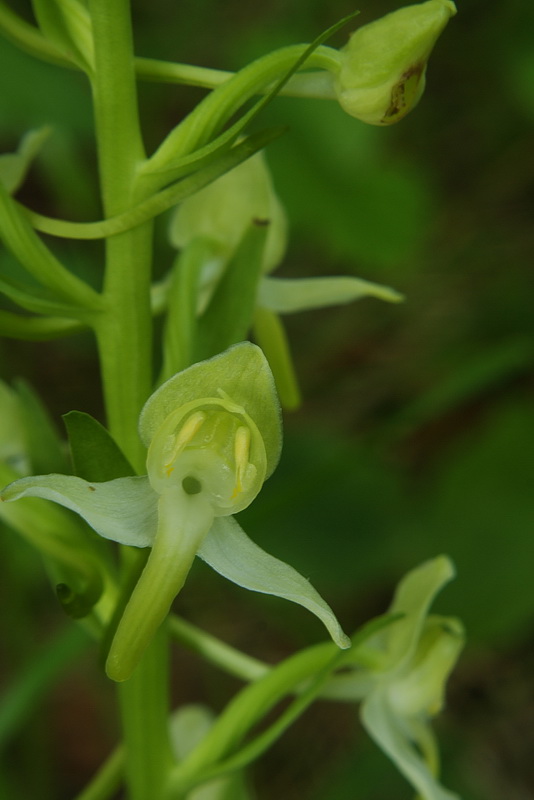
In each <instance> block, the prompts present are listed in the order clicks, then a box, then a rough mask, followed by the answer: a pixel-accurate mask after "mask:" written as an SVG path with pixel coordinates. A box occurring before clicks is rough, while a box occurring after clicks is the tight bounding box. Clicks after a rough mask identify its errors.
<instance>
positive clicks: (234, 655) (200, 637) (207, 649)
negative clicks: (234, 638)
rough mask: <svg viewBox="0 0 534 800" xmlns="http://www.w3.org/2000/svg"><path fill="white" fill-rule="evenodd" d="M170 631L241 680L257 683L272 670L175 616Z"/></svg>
mask: <svg viewBox="0 0 534 800" xmlns="http://www.w3.org/2000/svg"><path fill="white" fill-rule="evenodd" d="M169 630H170V633H171V635H172V636H175V637H176V639H178V641H179V642H181V643H182V644H184V645H185V646H186V647H188V648H189V649H190V650H193V651H194V652H195V653H198V655H200V656H202V657H203V658H204V659H205V660H206V661H210V662H211V663H212V664H215V666H217V667H219V668H220V669H222V670H224V671H225V672H227V673H228V674H229V675H234V676H235V677H236V678H241V680H244V681H256V680H258V678H262V677H263V676H264V675H266V674H267V673H268V672H269V670H270V669H271V667H270V665H269V664H265V663H264V662H263V661H260V660H259V659H257V658H252V656H249V655H247V654H246V653H242V652H241V651H240V650H237V649H236V648H235V647H232V646H231V645H229V644H226V642H222V641H221V640H220V639H217V637H216V636H212V635H211V634H209V633H206V631H203V630H201V629H200V628H197V627H196V625H192V624H191V623H190V622H186V621H185V620H183V619H181V618H180V617H177V616H176V615H175V614H172V615H171V617H170V619H169Z"/></svg>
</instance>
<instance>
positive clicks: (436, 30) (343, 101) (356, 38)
mask: <svg viewBox="0 0 534 800" xmlns="http://www.w3.org/2000/svg"><path fill="white" fill-rule="evenodd" d="M455 14H456V6H455V5H454V3H453V2H452V0H428V1H427V2H426V3H419V4H418V5H412V6H406V7H405V8H399V9H398V10H397V11H393V12H392V13H391V14H386V16H384V17H381V18H380V19H378V20H376V21H375V22H371V23H370V24H369V25H363V26H362V27H361V28H358V30H356V31H355V32H354V33H353V34H352V36H351V38H350V39H349V42H348V44H347V45H345V47H343V48H342V49H341V51H340V62H341V67H340V70H339V72H338V74H337V76H336V81H335V86H336V92H337V98H338V100H339V103H340V105H341V107H342V108H343V109H344V110H345V111H346V112H347V113H348V114H350V115H351V116H353V117H356V118H357V119H360V120H361V121H362V122H366V123H368V124H370V125H391V124H393V123H394V122H398V121H399V120H401V119H402V118H403V117H405V116H406V114H408V112H409V111H411V110H412V108H414V107H415V106H416V105H417V103H418V102H419V100H420V98H421V96H422V94H423V91H424V88H425V74H426V67H427V62H428V59H429V57H430V54H431V52H432V49H433V47H434V45H435V43H436V41H437V39H438V38H439V36H440V34H441V33H442V31H443V29H444V28H445V26H446V25H447V23H448V21H449V19H450V18H451V17H453V16H454V15H455Z"/></svg>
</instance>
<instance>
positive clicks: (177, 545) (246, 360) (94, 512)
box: [2, 342, 350, 681]
mask: <svg viewBox="0 0 534 800" xmlns="http://www.w3.org/2000/svg"><path fill="white" fill-rule="evenodd" d="M139 431H140V435H141V438H142V440H143V442H144V443H145V445H146V446H147V448H148V455H147V474H146V475H143V476H134V477H125V478H117V479H115V480H111V481H106V482H102V483H98V482H97V483H94V482H93V483H90V482H88V481H85V480H82V479H81V478H78V477H75V476H72V475H43V476H38V477H30V478H22V479H21V480H18V481H15V482H14V483H13V484H11V485H10V486H8V487H7V488H6V489H5V490H4V491H3V493H2V500H3V501H5V502H6V501H12V500H18V499H19V498H24V497H28V496H33V497H39V498H45V499H47V500H53V501H54V502H56V503H59V504H61V505H63V506H65V507H67V508H70V509H72V510H73V511H75V512H76V513H78V514H80V515H81V516H82V517H83V518H84V519H85V520H86V522H88V523H89V525H90V526H91V527H92V528H94V530H95V531H96V532H97V533H99V534H100V535H101V536H103V537H104V538H106V539H112V540H114V541H116V542H120V543H121V544H124V545H130V546H133V547H150V548H151V552H150V555H149V557H148V561H147V563H146V566H145V568H144V571H143V572H142V574H141V577H140V578H139V581H138V583H137V585H136V586H135V588H134V590H133V592H132V595H131V597H130V599H129V602H128V604H127V606H126V609H125V611H124V614H123V616H122V618H121V621H120V623H119V625H118V628H117V631H116V633H115V637H114V639H113V642H112V644H111V648H110V651H109V655H108V659H107V664H106V670H107V673H108V675H109V676H110V677H111V678H113V679H114V680H117V681H122V680H126V679H127V678H128V677H129V676H130V675H131V673H132V671H133V670H134V668H135V666H136V665H137V663H138V661H139V659H140V657H141V655H142V654H143V652H144V650H145V648H146V646H147V645H148V643H149V641H150V640H151V638H152V636H153V634H154V633H155V631H156V630H157V629H158V627H159V626H160V625H161V623H162V622H163V620H164V619H165V617H166V616H167V613H168V611H169V608H170V606H171V603H172V601H173V600H174V598H175V596H176V595H177V594H178V592H179V591H180V589H181V588H182V586H183V584H184V582H185V579H186V577H187V575H188V573H189V570H190V568H191V565H192V563H193V560H194V558H195V556H196V555H198V556H200V558H202V559H203V560H204V561H206V562H207V563H208V564H209V565H210V566H211V567H213V569H215V570H216V571H217V572H219V573H220V574H221V575H223V576H224V577H226V578H228V579H229V580H231V581H233V582H234V583H237V584H238V585H240V586H243V587H245V588H247V589H250V590H252V591H256V592H263V593H266V594H271V595H275V596H278V597H284V598H286V599H288V600H291V601H293V602H295V603H299V604H300V605H302V606H304V607H305V608H307V609H309V610H310V611H312V612H313V613H314V614H315V615H316V616H317V617H318V618H319V619H320V620H321V621H322V622H323V623H324V625H325V626H326V628H327V630H328V631H329V633H330V635H331V636H332V638H333V639H334V641H335V642H336V643H337V644H338V645H339V647H343V648H344V647H348V646H349V645H350V640H349V639H348V638H347V637H346V635H345V634H344V633H343V631H342V630H341V627H340V625H339V623H338V622H337V620H336V618H335V616H334V614H333V612H332V610H331V609H330V608H329V606H328V605H327V604H326V603H325V602H324V600H322V598H321V597H320V596H319V595H318V593H317V592H316V591H315V589H313V588H312V587H311V586H310V584H309V583H308V581H307V580H306V579H305V578H303V577H302V576H301V575H299V574H298V573H297V572H296V571H295V570H294V569H293V568H292V567H289V566H288V565H287V564H284V563H283V562H281V561H279V560H278V559H276V558H274V557H273V556H270V555H268V554H267V553H265V552H264V551H263V550H261V549H260V548H259V547H257V545H255V544H254V543H253V542H252V541H251V540H250V539H249V538H248V537H247V535H246V534H245V533H244V531H243V530H242V529H241V527H240V525H239V524H238V523H237V521H236V520H235V519H234V517H233V514H236V513H238V512H239V511H242V510H243V509H244V508H246V507H247V506H248V505H249V504H250V503H251V502H252V501H253V500H254V498H255V497H256V495H257V494H258V492H259V491H260V489H261V487H262V485H263V482H264V481H265V480H266V478H268V477H269V475H271V473H272V472H273V470H274V468H275V467H276V464H277V462H278V459H279V456H280V450H281V442H282V436H281V423H280V412H279V406H278V400H277V396H276V392H275V389H274V381H273V378H272V374H271V372H270V369H269V367H268V364H267V361H266V359H265V357H264V355H263V353H262V352H261V350H260V349H259V348H258V347H256V346H255V345H253V344H250V343H248V342H244V343H241V344H238V345H236V346H234V347H232V348H230V349H229V350H227V351H226V352H225V353H222V354H220V355H218V356H216V357H214V358H212V359H210V360H208V361H204V362H201V363H198V364H195V365H193V366H192V367H189V368H188V369H186V370H184V371H183V372H181V373H178V374H177V375H175V376H173V377H172V378H170V379H169V380H168V381H167V382H166V383H165V384H163V385H162V386H161V387H160V388H159V389H158V390H157V391H156V392H155V393H154V394H153V395H152V396H151V397H150V398H149V400H148V401H147V403H146V404H145V406H144V408H143V411H142V413H141V416H140V421H139Z"/></svg>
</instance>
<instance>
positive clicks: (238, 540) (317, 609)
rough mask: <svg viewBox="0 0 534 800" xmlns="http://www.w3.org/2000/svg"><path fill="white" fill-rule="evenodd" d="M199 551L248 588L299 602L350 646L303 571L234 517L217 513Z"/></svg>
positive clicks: (341, 642)
mask: <svg viewBox="0 0 534 800" xmlns="http://www.w3.org/2000/svg"><path fill="white" fill-rule="evenodd" d="M198 555H199V556H200V557H201V558H202V559H203V560H204V561H206V562H207V563H208V564H209V565H210V567H213V569H214V570H216V571H217V572H219V573H220V574H221V575H223V576H224V577H225V578H228V580H230V581H233V583H237V585H238V586H242V587H243V588H245V589H250V590H251V591H253V592H261V593H263V594H272V595H274V596H275V597H283V598H285V599H286V600H291V601H292V602H293V603H298V604H299V605H301V606H304V608H307V609H308V610H309V611H311V612H312V614H315V616H316V617H318V618H319V619H320V620H321V622H323V624H324V625H325V627H326V629H327V630H328V632H329V633H330V635H331V637H332V639H333V640H334V642H335V643H336V644H337V645H338V647H342V648H346V647H350V639H349V638H348V636H346V635H345V634H344V633H343V631H342V630H341V627H340V625H339V622H338V621H337V619H336V617H335V615H334V612H333V611H332V609H331V608H330V606H328V605H327V604H326V603H325V601H324V600H323V599H322V597H321V596H320V595H319V594H318V593H317V592H316V591H315V589H314V588H313V586H312V585H311V584H310V583H309V582H308V581H307V580H306V578H303V577H302V575H299V573H298V572H297V571H296V570H295V569H293V567H290V566H289V565H288V564H284V562H283V561H279V560H278V559H277V558H274V557H273V556H271V555H269V554H268V553H266V552H265V551H264V550H262V549H261V548H260V547H258V546H257V545H256V544H254V542H252V541H251V540H250V539H249V538H248V536H247V535H246V533H245V532H244V531H243V529H242V528H241V527H240V526H239V525H238V523H237V522H236V521H235V519H234V518H233V517H217V518H216V519H215V522H214V523H213V526H212V528H211V530H210V532H209V533H208V535H207V536H206V538H205V539H204V541H203V543H202V545H201V547H200V550H199V551H198Z"/></svg>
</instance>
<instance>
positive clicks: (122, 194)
mask: <svg viewBox="0 0 534 800" xmlns="http://www.w3.org/2000/svg"><path fill="white" fill-rule="evenodd" d="M89 11H90V14H91V20H92V26H93V34H94V48H95V70H94V76H92V90H93V103H94V114H95V127H96V138H97V147H98V158H99V170H100V180H101V186H102V202H103V207H104V212H105V216H106V217H110V216H114V215H116V214H120V213H121V212H123V211H127V210H128V209H130V208H131V207H132V206H133V205H135V204H136V203H138V202H139V201H140V200H142V199H143V197H142V195H141V194H140V192H139V191H138V189H137V186H136V173H137V169H138V167H139V164H140V163H141V161H142V160H143V159H144V148H143V142H142V137H141V131H140V124H139V114H138V108H137V95H136V84H135V71H134V54H133V41H132V38H133V37H132V29H131V20H130V4H129V0H89ZM151 267H152V225H151V223H150V222H149V223H144V224H142V225H139V226H137V227H135V228H133V229H132V230H128V231H126V232H124V233H120V234H118V235H116V236H111V237H109V238H108V239H107V241H106V266H105V277H104V290H103V300H104V304H103V305H104V307H103V310H102V311H101V313H100V315H99V317H98V319H97V321H96V323H95V332H96V338H97V343H98V348H99V355H100V363H101V372H102V381H103V391H104V399H105V404H106V410H107V417H108V425H109V428H110V431H111V433H112V435H113V436H114V438H115V439H116V441H117V442H118V444H119V445H120V446H121V447H122V449H123V450H124V452H125V454H126V455H127V457H128V458H129V459H130V461H131V463H132V464H133V465H134V466H135V467H136V468H137V469H138V470H140V471H141V469H142V468H143V466H144V459H145V453H144V448H143V446H142V444H141V442H140V440H139V437H138V434H137V420H138V416H139V412H140V410H141V408H142V405H143V404H144V402H145V400H146V398H147V397H148V395H149V394H150V390H151V384H152V366H151V339H152V329H151V325H152V322H151V313H150V279H151ZM167 670H168V664H167V635H166V631H165V630H164V629H163V628H162V629H161V630H160V631H159V632H158V634H157V636H156V637H154V639H153V640H152V642H151V644H150V646H149V647H148V648H147V650H146V652H145V653H144V656H143V658H142V659H141V662H140V664H139V667H138V669H137V671H136V673H135V674H134V675H133V676H132V678H131V680H129V681H127V682H126V683H124V684H123V685H121V687H120V689H119V698H120V710H121V717H122V727H123V732H124V741H125V773H126V783H127V786H128V798H129V800H146V798H151V800H158V798H159V796H160V795H161V787H162V786H163V784H164V782H165V779H166V775H167V773H168V770H169V769H170V764H171V753H170V742H169V732H168V708H169V705H168V675H167Z"/></svg>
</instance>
